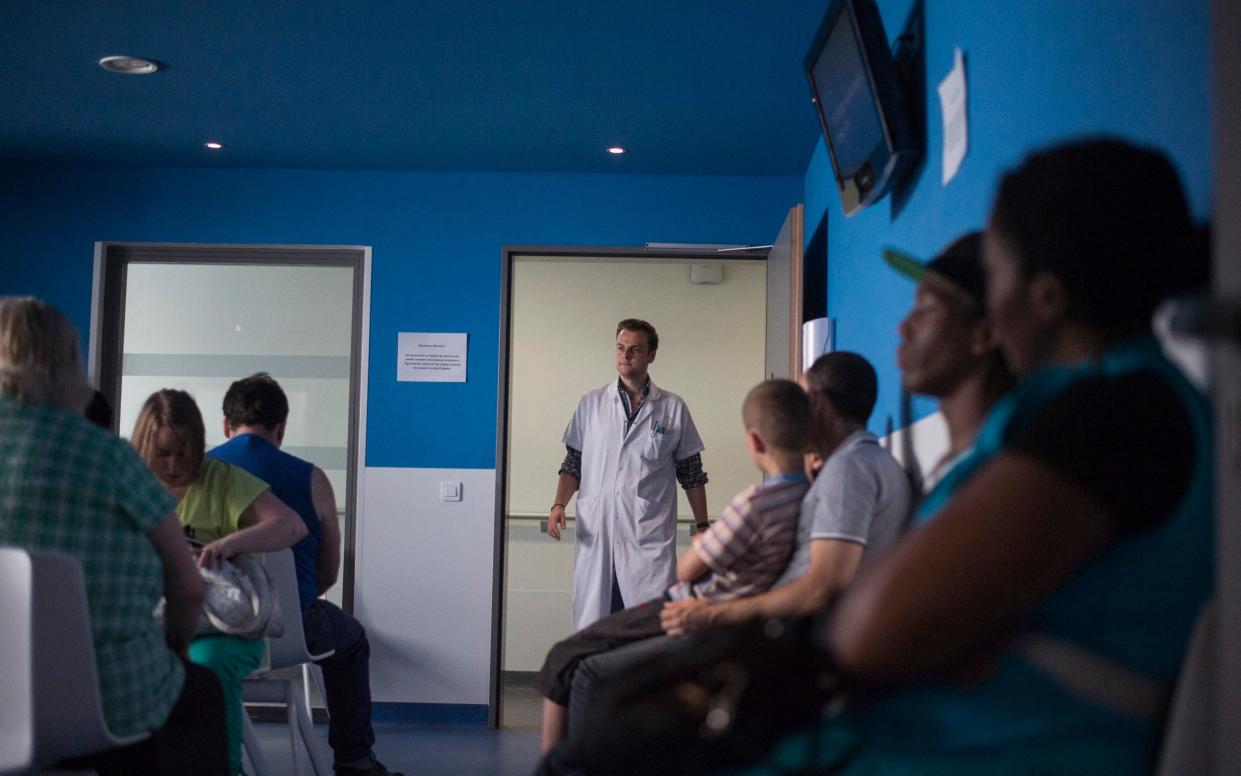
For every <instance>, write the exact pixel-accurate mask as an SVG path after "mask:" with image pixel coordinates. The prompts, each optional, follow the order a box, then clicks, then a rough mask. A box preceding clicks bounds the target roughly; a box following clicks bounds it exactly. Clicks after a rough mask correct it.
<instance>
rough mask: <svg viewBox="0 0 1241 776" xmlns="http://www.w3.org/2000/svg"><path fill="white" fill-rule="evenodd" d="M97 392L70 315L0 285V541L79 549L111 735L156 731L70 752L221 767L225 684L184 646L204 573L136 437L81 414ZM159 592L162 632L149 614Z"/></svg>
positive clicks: (152, 767)
mask: <svg viewBox="0 0 1241 776" xmlns="http://www.w3.org/2000/svg"><path fill="white" fill-rule="evenodd" d="M89 398H90V390H89V389H88V388H87V387H86V385H85V383H84V382H83V380H82V373H81V367H80V364H79V357H78V334H77V332H76V331H74V329H73V326H72V324H70V323H69V321H68V319H67V318H65V316H64V315H62V314H61V313H60V312H59V311H57V310H56V309H54V308H52V307H51V306H49V305H47V304H45V303H43V302H41V301H39V300H37V299H31V298H16V297H7V298H0V472H3V475H4V476H3V477H0V504H2V505H3V507H0V544H8V545H16V546H19V547H24V548H27V549H31V550H56V551H60V552H65V553H68V554H70V555H72V556H74V557H75V558H77V559H78V561H80V562H81V564H82V571H83V575H84V578H85V581H86V598H87V605H88V607H89V611H90V615H91V631H92V634H93V636H94V647H95V661H96V667H97V669H98V675H99V689H100V693H101V695H102V700H103V715H104V720H105V721H106V722H107V725H108V729H109V730H111V731H112V733H113V734H115V735H122V736H123V735H132V734H137V733H145V732H152V733H153V735H152V736H151V737H150V738H148V739H146V740H145V741H142V742H140V743H138V744H135V745H133V746H130V747H125V748H123V749H120V750H116V751H113V752H108V753H104V754H102V755H98V756H92V757H89V758H82V760H80V761H78V762H77V763H75V765H78V764H80V765H83V766H86V767H91V768H93V769H95V770H98V771H100V772H101V773H105V774H107V773H119V774H132V773H166V774H180V773H193V774H212V776H218V774H221V773H223V772H224V769H225V767H226V762H227V761H226V756H225V744H224V707H223V698H222V696H221V694H220V686H219V683H218V682H217V681H216V679H215V677H214V676H213V675H212V674H211V672H210V671H208V670H206V669H204V668H202V667H200V666H195V665H189V664H186V663H185V662H184V659H183V656H184V654H185V649H186V646H187V645H188V644H189V642H190V639H191V638H192V637H193V634H194V629H195V627H196V626H197V624H198V618H199V616H200V614H201V609H202V597H203V586H202V580H201V579H200V577H199V575H198V572H197V570H196V569H195V568H194V561H193V558H192V557H191V555H190V553H189V551H188V550H187V549H186V546H185V541H184V539H183V538H182V535H181V528H180V526H179V525H178V524H177V519H176V516H175V515H174V514H173V513H172V507H173V499H172V498H171V497H170V496H169V495H168V493H167V492H166V491H165V490H164V489H163V488H162V487H160V485H159V482H158V481H157V480H156V479H155V478H154V477H152V476H151V473H150V472H149V471H148V470H147V468H146V467H145V466H143V464H142V461H141V460H140V459H139V458H138V456H136V455H134V451H133V448H131V447H130V446H129V445H127V444H125V442H124V441H123V440H121V439H120V438H118V437H117V436H115V435H114V434H111V433H109V432H107V431H104V430H102V429H100V428H98V427H96V426H95V425H93V424H92V423H90V422H89V421H87V420H86V419H85V418H84V417H82V414H81V413H82V409H83V407H84V406H85V404H86V402H87V400H88V399H89ZM161 596H164V597H165V598H166V600H167V605H166V609H165V613H166V616H165V620H164V622H165V628H164V631H163V632H161V631H160V629H159V627H158V626H157V625H156V621H155V619H154V618H153V617H152V616H151V612H152V611H153V610H154V608H155V605H156V603H157V602H158V601H159V599H160V597H161ZM6 670H8V669H6Z"/></svg>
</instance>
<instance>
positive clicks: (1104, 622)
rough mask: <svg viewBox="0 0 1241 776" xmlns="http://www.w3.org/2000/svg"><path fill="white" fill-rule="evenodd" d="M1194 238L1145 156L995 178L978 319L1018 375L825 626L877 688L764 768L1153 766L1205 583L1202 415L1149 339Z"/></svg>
mask: <svg viewBox="0 0 1241 776" xmlns="http://www.w3.org/2000/svg"><path fill="white" fill-rule="evenodd" d="M1190 241H1191V227H1190V218H1189V213H1188V208H1187V205H1186V202H1185V198H1184V195H1183V193H1182V190H1181V186H1180V181H1179V179H1178V176H1177V174H1176V171H1175V170H1174V169H1173V167H1172V165H1171V164H1170V163H1169V162H1168V160H1167V159H1166V157H1164V156H1163V155H1162V154H1160V153H1158V152H1155V151H1152V150H1148V149H1143V148H1137V147H1134V146H1131V145H1128V144H1126V143H1123V142H1121V141H1117V140H1089V141H1081V142H1076V143H1070V144H1066V145H1062V146H1058V147H1054V148H1051V149H1049V150H1046V151H1043V152H1040V153H1036V154H1034V155H1032V156H1030V157H1029V158H1027V159H1026V160H1025V161H1024V162H1023V163H1022V164H1021V165H1020V166H1019V167H1017V168H1016V169H1015V170H1013V171H1011V172H1009V173H1008V174H1007V175H1005V176H1004V178H1003V179H1002V180H1001V182H1000V187H999V192H998V195H997V198H996V201H995V204H994V207H993V209H992V212H991V217H990V221H989V223H988V226H987V232H986V236H985V242H984V261H985V266H986V271H987V306H988V310H989V313H990V315H991V317H992V320H993V323H994V325H995V328H996V331H997V335H998V337H999V339H1000V342H1001V346H1002V348H1003V350H1004V354H1005V356H1006V358H1007V359H1008V361H1009V363H1010V364H1011V365H1012V367H1013V368H1014V370H1015V371H1016V372H1017V373H1018V374H1019V375H1020V376H1021V378H1022V379H1021V382H1020V383H1019V385H1018V387H1017V388H1016V390H1014V392H1013V393H1011V394H1010V395H1009V396H1008V397H1006V399H1004V400H1003V401H1002V402H1001V403H1000V404H999V405H997V407H996V408H995V410H994V411H993V412H992V413H991V415H990V417H989V418H988V420H987V422H986V424H985V425H984V427H983V429H982V431H981V432H980V433H979V436H978V442H977V446H976V450H975V454H974V457H973V458H972V459H970V460H967V461H966V462H965V463H963V464H962V465H961V466H959V467H957V469H954V470H953V471H952V472H951V473H950V474H949V475H948V476H947V477H946V478H945V479H944V480H943V482H941V483H940V485H939V486H938V488H937V490H936V491H935V492H933V493H932V494H931V496H930V499H929V501H928V503H929V504H931V505H933V507H932V509H924V510H922V512H921V514H920V518H919V520H918V525H917V526H916V527H915V528H914V530H913V531H911V533H910V534H909V535H908V537H907V538H906V539H905V540H904V541H903V542H901V543H900V544H899V545H898V547H897V548H896V549H895V551H894V552H893V554H892V555H891V556H890V557H889V558H888V559H887V562H885V563H882V564H879V565H878V566H876V567H875V568H874V569H873V571H872V573H870V574H866V575H863V576H862V578H860V579H859V580H858V582H857V583H856V584H855V586H854V587H853V588H852V589H851V590H850V591H849V592H848V593H846V594H845V596H844V597H843V600H842V601H841V602H840V605H839V608H838V609H837V610H836V616H835V617H834V618H833V619H832V621H831V622H830V624H829V627H828V632H827V642H828V646H829V649H830V651H831V653H832V654H833V655H834V657H835V659H836V662H837V664H838V666H839V668H840V669H841V671H842V672H843V673H844V674H845V675H847V676H849V677H851V678H852V679H853V680H854V681H855V682H857V683H860V684H861V685H862V686H865V687H870V688H872V689H876V688H887V689H886V691H879V692H875V693H874V694H873V696H872V698H873V699H872V700H871V701H870V702H865V701H862V702H859V703H858V704H857V706H856V708H855V709H854V710H853V711H852V712H851V713H849V714H847V715H846V716H845V717H843V718H840V719H836V720H833V721H832V722H830V723H827V724H824V725H822V727H821V728H820V729H819V730H816V731H812V732H810V733H806V734H802V735H799V736H795V737H794V738H793V739H791V740H789V741H786V742H785V744H784V745H782V747H781V748H780V749H779V750H778V752H777V755H776V760H777V761H779V762H781V763H783V764H785V765H787V764H789V763H794V762H797V763H801V762H803V761H804V760H805V759H806V758H807V757H810V756H811V754H810V753H811V752H812V751H813V752H815V754H814V755H813V759H814V760H815V761H816V762H815V763H814V766H813V767H816V768H822V767H826V766H827V765H828V764H835V765H841V766H842V770H844V769H845V768H848V770H847V772H849V773H854V772H856V773H874V772H882V773H919V774H924V773H953V774H963V773H966V774H969V773H1001V772H1003V773H1008V774H1014V773H1016V774H1025V773H1057V774H1076V773H1082V774H1085V773H1109V774H1120V773H1147V772H1149V771H1150V769H1151V766H1152V764H1153V761H1154V755H1155V749H1156V746H1157V743H1158V738H1159V732H1160V728H1161V721H1162V715H1163V713H1164V709H1165V708H1166V700H1167V697H1168V691H1169V690H1170V687H1171V684H1172V682H1173V680H1174V679H1175V677H1176V674H1177V671H1178V667H1179V666H1180V664H1181V662H1182V659H1183V657H1184V654H1185V651H1186V649H1187V645H1188V641H1189V637H1190V634H1191V630H1192V627H1193V624H1194V622H1195V619H1196V618H1197V616H1198V614H1199V612H1200V610H1201V609H1202V606H1203V604H1204V603H1205V601H1206V600H1207V598H1208V597H1209V596H1210V594H1211V590H1212V584H1213V522H1212V520H1213V501H1212V491H1213V484H1212V476H1213V448H1212V445H1211V421H1210V413H1209V408H1208V406H1207V404H1206V401H1205V400H1204V399H1203V397H1202V396H1201V395H1199V394H1198V393H1197V391H1195V390H1194V389H1193V388H1192V387H1191V386H1190V384H1189V383H1188V382H1187V381H1186V380H1185V378H1184V377H1183V376H1182V375H1181V374H1180V372H1179V371H1178V370H1177V369H1176V368H1175V367H1174V366H1172V364H1171V363H1170V362H1169V361H1168V360H1167V359H1165V357H1164V356H1163V353H1162V352H1161V350H1160V346H1159V344H1158V342H1157V341H1155V339H1154V338H1153V337H1152V336H1151V333H1150V329H1151V315H1152V312H1153V310H1154V308H1155V306H1156V305H1157V304H1158V302H1159V301H1160V300H1161V298H1163V297H1164V296H1166V295H1167V294H1169V293H1172V292H1176V291H1180V290H1183V289H1180V288H1177V287H1175V282H1170V281H1169V280H1168V278H1170V277H1175V275H1176V274H1177V272H1178V271H1179V270H1178V269H1177V265H1178V264H1180V263H1182V262H1185V261H1192V260H1194V258H1195V257H1194V256H1193V255H1192V251H1191V249H1190V248H1189V246H1190V244H1191V243H1190ZM935 507H938V508H935ZM849 752H855V753H854V754H852V755H850V754H848V753H849Z"/></svg>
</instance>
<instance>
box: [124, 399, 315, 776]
mask: <svg viewBox="0 0 1241 776" xmlns="http://www.w3.org/2000/svg"><path fill="white" fill-rule="evenodd" d="M131 441H132V442H133V445H134V447H135V448H137V450H138V455H139V456H141V457H142V459H143V460H144V461H146V463H147V466H149V467H150V468H151V471H153V472H155V475H156V476H157V477H158V478H159V480H160V482H162V483H163V484H164V487H165V488H167V489H168V492H170V493H171V494H172V495H173V496H174V497H175V498H176V499H177V502H176V515H177V519H178V521H180V524H181V526H182V528H183V529H184V531H185V535H186V536H187V537H188V538H190V539H191V540H193V541H195V542H199V543H202V544H203V545H204V546H203V547H202V549H201V550H200V551H199V555H198V563H199V565H200V566H214V565H218V563H219V562H220V559H228V558H232V557H233V556H234V555H239V554H243V553H259V552H270V551H273V550H283V549H285V548H288V547H291V546H292V545H293V544H295V543H296V542H297V541H298V540H300V539H301V538H302V537H303V536H305V535H306V524H305V523H303V522H302V521H301V519H300V518H299V517H298V516H297V513H295V512H294V511H293V510H291V509H289V508H288V507H287V506H285V505H284V504H283V503H282V502H281V501H280V500H279V499H277V498H276V497H275V496H273V495H272V494H271V489H270V488H269V487H268V485H267V483H265V482H263V481H262V480H260V479H258V478H257V477H255V476H253V475H251V474H249V473H248V472H246V471H244V470H242V469H238V468H236V467H234V466H230V465H228V464H226V463H224V462H223V461H218V460H216V459H214V458H210V457H208V456H206V455H204V452H203V451H204V449H205V441H206V440H205V432H204V428H203V418H202V413H200V412H199V411H198V405H197V404H196V403H195V402H194V399H193V398H192V397H191V396H190V395H189V394H188V393H186V392H185V391H177V390H171V389H164V390H162V391H156V392H155V393H153V394H151V395H150V396H149V397H148V398H147V400H146V403H144V404H143V405H142V410H141V411H140V412H139V413H138V420H137V422H135V424H134V436H133V439H132V440H131ZM263 651H264V642H263V640H262V639H245V638H240V637H237V636H229V635H222V634H221V635H212V636H202V637H200V638H197V639H195V640H194V641H193V643H191V644H190V646H189V656H190V660H192V661H193V662H195V663H198V664H199V665H204V666H207V667H208V668H210V669H211V670H212V671H214V672H215V674H216V676H217V677H218V678H219V680H220V684H221V686H222V687H223V688H224V700H225V712H226V717H225V718H226V722H227V728H228V760H229V767H230V768H231V772H232V773H240V772H241V730H242V719H241V715H242V714H243V711H242V708H241V682H242V680H243V679H244V678H245V677H246V676H247V675H249V674H250V672H251V671H253V670H254V669H255V668H257V667H258V666H259V663H260V662H261V661H262V659H263Z"/></svg>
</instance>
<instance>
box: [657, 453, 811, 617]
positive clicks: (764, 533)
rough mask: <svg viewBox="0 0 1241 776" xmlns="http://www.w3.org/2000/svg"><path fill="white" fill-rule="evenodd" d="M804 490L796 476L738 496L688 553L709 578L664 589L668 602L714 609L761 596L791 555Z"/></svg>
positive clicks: (779, 478) (771, 480) (806, 484)
mask: <svg viewBox="0 0 1241 776" xmlns="http://www.w3.org/2000/svg"><path fill="white" fill-rule="evenodd" d="M809 488H810V483H809V482H807V481H806V478H805V477H803V476H801V475H800V474H784V475H779V476H777V477H771V478H768V479H767V480H766V481H764V482H763V484H762V485H751V486H750V487H748V488H746V489H745V490H743V491H742V492H741V493H738V494H737V495H736V497H734V498H733V500H732V501H731V502H730V503H729V505H728V506H727V507H726V508H725V509H724V513H723V514H722V515H720V519H719V520H717V521H715V523H713V524H712V525H711V527H710V528H709V529H708V530H707V531H706V532H705V533H703V534H702V538H700V539H699V540H698V541H696V542H694V544H693V546H692V547H691V548H690V550H689V551H690V552H696V553H698V556H699V557H700V558H701V559H702V561H703V562H704V563H706V564H707V568H709V569H711V573H709V574H708V575H707V576H706V577H704V578H702V579H700V580H697V581H695V582H678V583H677V584H675V585H673V586H672V587H670V588H668V597H669V598H670V599H672V600H673V601H676V600H679V599H683V598H691V597H692V598H701V599H703V600H705V601H708V602H710V603H719V602H721V601H731V600H732V599H734V598H745V597H747V596H752V595H758V594H759V593H763V592H766V591H767V590H768V589H769V588H770V587H771V586H772V584H773V583H774V582H775V581H776V580H777V579H778V578H779V577H780V573H781V572H782V571H784V567H785V566H786V565H787V564H788V562H789V558H790V557H791V556H792V554H793V544H794V542H795V541H796V539H797V516H798V514H799V513H800V512H801V501H802V498H803V497H804V496H805V495H806V491H807V490H809Z"/></svg>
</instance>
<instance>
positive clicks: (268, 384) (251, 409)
mask: <svg viewBox="0 0 1241 776" xmlns="http://www.w3.org/2000/svg"><path fill="white" fill-rule="evenodd" d="M223 409H224V419H225V420H227V421H228V425H229V426H230V427H232V428H241V427H242V426H262V427H263V428H265V429H267V430H268V431H275V430H276V428H277V427H278V426H279V425H280V424H281V423H284V422H285V421H287V420H288V419H289V399H288V397H287V396H285V395H284V389H283V388H281V387H280V383H278V382H276V380H275V378H273V377H272V376H271V375H269V374H267V373H266V372H257V373H255V374H252V375H250V376H249V377H243V378H242V379H240V380H237V381H236V382H234V383H233V384H232V385H230V386H229V387H228V391H227V392H226V393H225V394H224V405H223Z"/></svg>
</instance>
